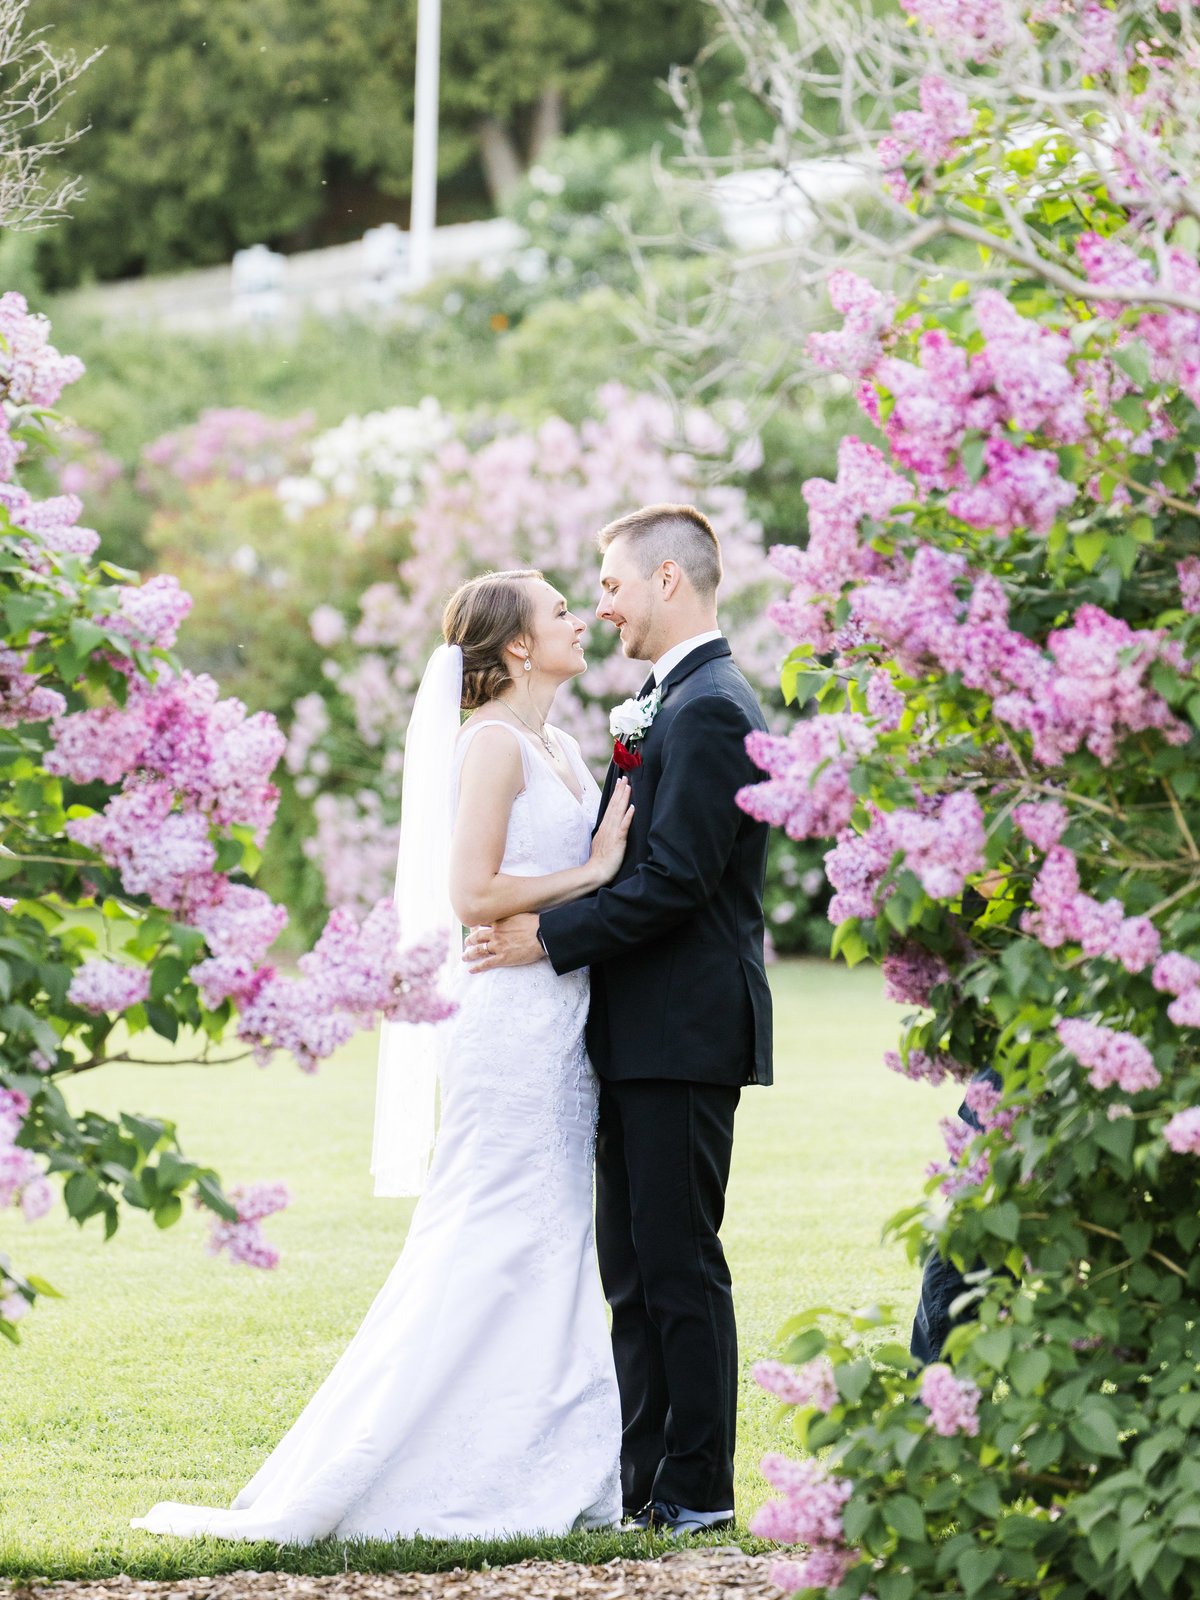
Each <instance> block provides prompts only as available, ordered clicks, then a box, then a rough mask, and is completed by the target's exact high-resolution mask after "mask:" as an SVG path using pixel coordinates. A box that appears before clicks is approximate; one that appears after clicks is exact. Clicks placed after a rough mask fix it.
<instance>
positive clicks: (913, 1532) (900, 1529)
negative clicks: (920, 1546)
mask: <svg viewBox="0 0 1200 1600" xmlns="http://www.w3.org/2000/svg"><path fill="white" fill-rule="evenodd" d="M882 1509H883V1519H884V1521H885V1522H886V1523H887V1525H888V1527H889V1528H893V1529H894V1530H895V1531H896V1532H897V1533H898V1534H899V1535H900V1537H901V1538H902V1539H912V1540H913V1541H914V1542H916V1543H923V1542H924V1539H925V1513H924V1512H923V1511H922V1510H921V1507H920V1506H919V1505H918V1504H917V1502H916V1501H915V1500H914V1499H913V1497H912V1496H911V1495H910V1494H894V1495H890V1496H889V1497H888V1499H886V1500H885V1501H883V1503H882Z"/></svg>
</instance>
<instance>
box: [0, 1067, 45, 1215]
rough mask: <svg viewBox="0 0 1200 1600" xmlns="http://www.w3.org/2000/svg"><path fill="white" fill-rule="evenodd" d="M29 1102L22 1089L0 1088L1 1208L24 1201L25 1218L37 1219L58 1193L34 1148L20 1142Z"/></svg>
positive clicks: (23, 1212)
mask: <svg viewBox="0 0 1200 1600" xmlns="http://www.w3.org/2000/svg"><path fill="white" fill-rule="evenodd" d="M29 1104H30V1102H29V1098H28V1096H27V1095H23V1094H22V1093H21V1091H20V1090H19V1089H4V1088H0V1210H3V1209H4V1208H6V1207H7V1206H10V1205H20V1207H21V1213H22V1215H23V1216H24V1218H25V1221H26V1222H36V1221H38V1219H39V1218H41V1217H44V1216H45V1215H46V1212H47V1211H49V1209H50V1207H51V1205H52V1204H53V1201H54V1194H53V1191H52V1190H51V1188H50V1184H49V1182H48V1181H47V1178H46V1175H45V1173H44V1172H43V1171H42V1169H41V1167H40V1166H39V1165H38V1163H37V1159H36V1158H35V1156H34V1154H33V1152H32V1151H31V1150H24V1149H22V1148H21V1147H20V1146H19V1145H18V1144H17V1143H16V1139H17V1137H18V1135H19V1134H20V1132H21V1124H22V1123H23V1122H24V1120H25V1116H26V1114H27V1112H28V1111H29Z"/></svg>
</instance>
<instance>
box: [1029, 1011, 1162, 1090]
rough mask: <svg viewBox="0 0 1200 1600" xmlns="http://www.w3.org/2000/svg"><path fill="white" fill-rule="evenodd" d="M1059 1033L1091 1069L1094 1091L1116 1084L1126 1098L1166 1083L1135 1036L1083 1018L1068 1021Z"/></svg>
mask: <svg viewBox="0 0 1200 1600" xmlns="http://www.w3.org/2000/svg"><path fill="white" fill-rule="evenodd" d="M1055 1031H1056V1032H1057V1034H1058V1037H1059V1039H1060V1040H1061V1041H1062V1043H1063V1044H1064V1045H1065V1046H1066V1048H1067V1049H1068V1050H1069V1051H1070V1052H1071V1054H1072V1055H1073V1056H1074V1057H1075V1058H1076V1059H1077V1060H1078V1061H1079V1062H1080V1064H1081V1065H1082V1066H1085V1067H1087V1068H1089V1069H1090V1070H1089V1072H1088V1082H1089V1083H1090V1084H1091V1085H1092V1087H1093V1088H1094V1089H1107V1088H1110V1087H1111V1086H1112V1085H1113V1084H1114V1083H1115V1084H1116V1085H1117V1087H1118V1088H1120V1089H1123V1090H1124V1091H1125V1093H1126V1094H1138V1093H1140V1092H1141V1091H1142V1090H1143V1089H1157V1087H1158V1085H1159V1084H1160V1083H1161V1082H1162V1077H1161V1075H1160V1074H1159V1071H1158V1068H1157V1067H1156V1066H1155V1065H1154V1059H1153V1057H1152V1056H1151V1054H1150V1052H1149V1050H1147V1048H1146V1046H1145V1045H1144V1044H1143V1043H1142V1042H1141V1040H1140V1039H1138V1038H1135V1036H1134V1035H1133V1034H1132V1033H1118V1032H1116V1031H1115V1030H1114V1029H1112V1028H1106V1027H1104V1026H1103V1025H1102V1024H1100V1023H1097V1022H1086V1021H1084V1020H1083V1019H1082V1018H1080V1017H1067V1018H1065V1019H1064V1020H1063V1021H1062V1022H1060V1023H1059V1024H1058V1026H1057V1028H1056V1030H1055Z"/></svg>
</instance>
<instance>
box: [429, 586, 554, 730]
mask: <svg viewBox="0 0 1200 1600" xmlns="http://www.w3.org/2000/svg"><path fill="white" fill-rule="evenodd" d="M541 576H542V575H541V573H540V572H536V571H534V570H533V569H532V568H522V569H518V570H515V571H513V572H485V573H483V574H482V576H481V577H478V578H472V579H471V580H470V582H468V583H464V584H463V586H462V588H461V589H456V590H455V591H454V593H453V594H452V595H451V596H450V598H449V600H447V602H446V609H445V611H443V612H442V634H443V637H444V638H445V640H446V643H447V644H457V645H460V646H461V647H462V653H463V686H462V708H463V710H464V711H474V710H475V709H476V707H478V706H482V705H486V704H487V702H488V701H489V700H494V699H495V698H496V696H497V695H498V694H500V693H501V691H502V690H504V689H507V688H508V686H509V684H510V683H511V682H512V674H511V673H510V672H509V670H508V665H507V663H506V662H505V659H504V651H505V647H506V646H507V645H510V644H511V643H512V642H513V640H514V639H517V638H519V637H520V636H521V634H523V633H529V632H531V630H532V628H533V588H532V586H531V583H530V580H531V579H533V578H540V577H541Z"/></svg>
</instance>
